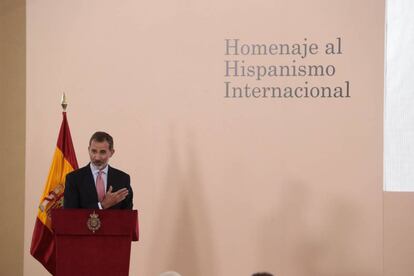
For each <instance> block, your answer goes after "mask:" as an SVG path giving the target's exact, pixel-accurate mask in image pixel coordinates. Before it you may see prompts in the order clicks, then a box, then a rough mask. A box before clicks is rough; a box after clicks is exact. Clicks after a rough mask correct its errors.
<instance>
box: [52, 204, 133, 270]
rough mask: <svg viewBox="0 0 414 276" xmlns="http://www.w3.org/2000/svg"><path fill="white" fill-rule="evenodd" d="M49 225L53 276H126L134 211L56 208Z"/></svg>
mask: <svg viewBox="0 0 414 276" xmlns="http://www.w3.org/2000/svg"><path fill="white" fill-rule="evenodd" d="M52 228H53V231H54V238H55V242H56V274H55V276H74V275H76V276H95V275H97V276H98V275H99V276H105V275H108V276H109V275H110V276H128V273H129V259H130V254H131V242H132V241H137V240H138V233H139V232H138V212H137V211H136V210H89V209H56V210H54V211H53V212H52Z"/></svg>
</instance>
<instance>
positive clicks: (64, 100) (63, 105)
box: [60, 92, 68, 112]
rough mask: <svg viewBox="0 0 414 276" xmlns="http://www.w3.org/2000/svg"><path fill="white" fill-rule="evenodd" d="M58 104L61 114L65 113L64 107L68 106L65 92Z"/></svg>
mask: <svg viewBox="0 0 414 276" xmlns="http://www.w3.org/2000/svg"><path fill="white" fill-rule="evenodd" d="M60 104H61V105H62V108H63V112H66V107H67V106H68V103H67V101H66V95H65V92H63V94H62V100H61V101H60Z"/></svg>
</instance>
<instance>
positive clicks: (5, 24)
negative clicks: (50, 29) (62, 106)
mask: <svg viewBox="0 0 414 276" xmlns="http://www.w3.org/2000/svg"><path fill="white" fill-rule="evenodd" d="M25 10H26V9H25V1H24V0H23V1H22V0H4V1H0V61H1V62H0V64H1V66H0V95H1V100H0V127H1V135H0V152H1V154H0V184H1V186H2V191H3V192H2V199H1V200H0V221H1V226H0V240H1V246H0V268H1V271H0V274H1V275H16V276H18V275H23V243H24V239H23V237H24V231H23V229H24V192H25V189H24V187H25V178H24V164H25V150H24V148H25V115H26V106H25V104H26V99H25V94H26V93H25V88H26V86H25V84H26V66H25V59H26V53H25V51H26V26H25V24H26V17H25V16H26V14H25Z"/></svg>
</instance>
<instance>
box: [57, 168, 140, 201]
mask: <svg viewBox="0 0 414 276" xmlns="http://www.w3.org/2000/svg"><path fill="white" fill-rule="evenodd" d="M110 186H112V192H115V191H117V190H119V189H122V188H127V189H128V191H129V193H128V196H127V197H126V198H125V199H124V200H123V201H121V202H119V203H118V204H116V205H114V206H112V207H111V208H110V209H132V197H133V195H132V189H131V185H130V177H129V175H128V174H126V173H124V172H123V171H120V170H117V169H115V168H112V167H110V166H109V167H108V178H107V190H108V189H109V187H110ZM63 207H64V208H82V209H99V206H98V194H97V192H96V187H95V181H94V179H93V175H92V171H91V168H90V165H89V164H88V165H86V166H85V167H83V168H80V169H78V170H75V171H73V172H71V173H68V174H67V175H66V184H65V194H64V201H63Z"/></svg>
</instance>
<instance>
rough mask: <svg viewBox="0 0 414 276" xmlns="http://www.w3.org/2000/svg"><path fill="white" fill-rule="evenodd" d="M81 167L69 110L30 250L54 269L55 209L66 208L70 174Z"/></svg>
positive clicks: (61, 130) (62, 126) (51, 270)
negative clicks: (74, 143) (65, 198)
mask: <svg viewBox="0 0 414 276" xmlns="http://www.w3.org/2000/svg"><path fill="white" fill-rule="evenodd" d="M77 168H78V162H77V160H76V155H75V150H74V148H73V143H72V137H71V135H70V129H69V124H68V121H67V118H66V112H63V120H62V124H61V126H60V131H59V136H58V141H57V144H56V149H55V153H54V155H53V160H52V165H51V166H50V169H49V175H48V177H47V180H46V183H45V187H44V190H43V194H42V196H41V199H40V204H39V210H38V214H37V219H36V223H35V227H34V230H33V236H32V244H31V247H30V253H31V254H32V255H33V257H35V258H36V259H37V260H38V261H39V262H40V263H41V264H42V265H43V266H44V267H45V268H46V269H47V270H48V271H49V272H50V273H52V274H54V271H55V245H54V239H53V232H52V227H51V212H52V210H53V209H56V208H62V206H63V193H64V191H65V179H66V174H68V173H69V172H71V171H73V170H75V169H77Z"/></svg>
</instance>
